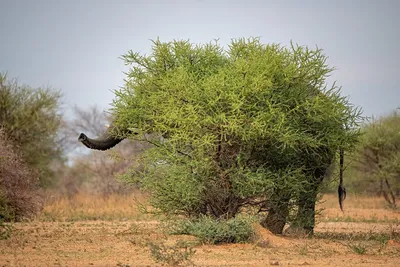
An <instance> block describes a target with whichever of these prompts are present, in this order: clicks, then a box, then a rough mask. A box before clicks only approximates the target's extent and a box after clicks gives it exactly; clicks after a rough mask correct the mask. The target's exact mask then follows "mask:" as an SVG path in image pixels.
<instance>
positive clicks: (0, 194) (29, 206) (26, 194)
mask: <svg viewBox="0 0 400 267" xmlns="http://www.w3.org/2000/svg"><path fill="white" fill-rule="evenodd" d="M42 200H43V197H42V194H41V190H40V187H39V179H38V175H37V173H36V172H34V171H32V170H30V169H29V168H28V167H27V165H26V164H25V162H24V161H23V160H22V159H21V156H20V155H18V154H17V153H16V152H15V150H14V149H13V147H12V145H11V144H10V140H9V139H8V138H7V136H6V134H5V132H4V130H3V129H1V128H0V219H1V220H3V221H15V220H16V221H18V220H21V219H22V218H29V217H32V216H33V215H35V214H36V213H37V212H38V211H39V210H40V209H41V208H42Z"/></svg>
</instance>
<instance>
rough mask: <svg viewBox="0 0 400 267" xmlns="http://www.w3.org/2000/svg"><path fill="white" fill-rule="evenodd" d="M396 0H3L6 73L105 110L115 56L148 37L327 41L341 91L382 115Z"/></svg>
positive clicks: (119, 70)
mask: <svg viewBox="0 0 400 267" xmlns="http://www.w3.org/2000/svg"><path fill="white" fill-rule="evenodd" d="M399 12H400V1H397V0H392V1H389V0H380V1H368V0H365V1H355V0H352V1H351V0H348V1H333V0H330V1H322V0H319V1H305V0H302V1H300V0H298V1H284V0H281V1H278V0H276V1H268V0H264V1H262V0H260V1H257V0H245V1H243V0H237V1H235V0H230V1H225V0H220V1H219V0H210V1H208V0H197V1H195V0H182V1H177V0H164V1H162V0H159V1H155V0H148V1H139V0H124V1H123V0H120V1H118V0H113V1H111V0H109V1H100V0H98V1H95V0H80V1H75V0H68V1H61V0H52V1H50V0H48V1H45V0H0V27H1V37H0V72H8V75H9V77H16V78H18V79H19V82H20V83H25V84H28V85H31V86H34V87H38V86H42V85H45V86H47V85H48V86H51V87H52V88H56V89H60V90H62V92H63V93H64V103H65V112H66V113H67V114H71V107H73V106H74V105H75V104H76V105H78V106H80V107H84V106H88V105H95V104H97V105H98V106H99V107H101V108H102V109H104V110H107V108H109V107H110V103H111V101H112V99H113V97H114V95H113V93H112V91H111V90H112V89H116V88H118V87H119V86H122V85H123V78H124V74H123V71H124V70H126V68H125V66H124V64H123V61H122V60H121V59H119V57H120V56H121V55H122V54H124V53H126V52H127V51H128V50H130V49H132V50H134V51H135V52H141V53H148V52H149V49H150V46H151V42H150V39H156V38H157V37H159V38H160V39H161V41H171V40H173V39H189V40H190V41H191V42H193V43H199V42H200V43H207V42H209V41H212V40H213V39H216V38H219V39H220V43H221V44H227V43H229V42H230V40H231V39H232V38H239V37H261V40H262V41H263V42H264V43H281V44H282V45H288V44H289V43H290V41H291V40H292V41H293V42H295V43H298V44H300V45H307V46H310V47H315V46H316V45H317V46H318V47H320V48H322V49H324V52H325V54H326V55H327V56H328V57H329V61H328V63H329V64H330V65H331V66H335V67H336V68H337V70H336V71H335V72H334V74H333V76H332V80H336V81H337V82H338V84H339V85H341V86H343V94H344V95H346V96H349V97H350V100H351V102H353V103H354V104H356V105H358V106H360V107H362V108H363V110H364V115H368V116H370V115H372V114H374V115H383V114H387V113H388V112H391V111H392V110H394V109H395V108H396V107H398V106H400V100H399V99H400V98H399V92H400V85H399V84H400V78H399V77H400V73H399V71H400V57H399V48H400V45H399V40H400V15H399Z"/></svg>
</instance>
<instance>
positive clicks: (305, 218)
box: [292, 169, 325, 235]
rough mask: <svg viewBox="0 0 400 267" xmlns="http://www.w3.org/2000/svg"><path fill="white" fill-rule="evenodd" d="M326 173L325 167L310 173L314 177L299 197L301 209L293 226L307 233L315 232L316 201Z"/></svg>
mask: <svg viewBox="0 0 400 267" xmlns="http://www.w3.org/2000/svg"><path fill="white" fill-rule="evenodd" d="M324 175H325V169H317V170H316V171H315V172H314V173H313V174H310V176H311V177H312V179H310V181H309V184H308V185H307V186H306V188H305V190H304V193H303V194H302V195H301V196H300V197H299V202H298V205H299V210H298V212H297V216H296V219H295V221H294V222H293V223H292V227H293V228H300V229H302V230H303V231H302V232H303V233H305V234H307V235H313V234H314V227H315V203H316V202H317V196H318V192H319V190H318V189H319V186H320V184H321V182H322V180H323V178H324Z"/></svg>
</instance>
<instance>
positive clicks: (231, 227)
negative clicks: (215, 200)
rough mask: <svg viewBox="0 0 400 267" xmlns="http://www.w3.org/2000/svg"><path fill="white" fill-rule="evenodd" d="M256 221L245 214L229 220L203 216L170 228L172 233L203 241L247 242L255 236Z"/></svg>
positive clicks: (175, 224) (176, 223)
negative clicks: (253, 225) (191, 236)
mask: <svg viewBox="0 0 400 267" xmlns="http://www.w3.org/2000/svg"><path fill="white" fill-rule="evenodd" d="M255 221H256V219H255V218H252V217H248V216H243V215H242V216H240V215H239V216H237V217H234V218H231V219H228V220H223V219H221V220H216V219H215V218H212V217H209V216H201V217H199V218H198V219H192V220H182V221H178V222H175V223H174V224H172V225H171V226H170V230H171V233H172V234H187V235H193V236H195V237H197V238H199V240H200V241H201V242H202V243H208V244H219V243H245V242H249V241H251V239H252V238H253V237H254V234H255V232H254V229H253V227H252V224H253V223H254V222H255Z"/></svg>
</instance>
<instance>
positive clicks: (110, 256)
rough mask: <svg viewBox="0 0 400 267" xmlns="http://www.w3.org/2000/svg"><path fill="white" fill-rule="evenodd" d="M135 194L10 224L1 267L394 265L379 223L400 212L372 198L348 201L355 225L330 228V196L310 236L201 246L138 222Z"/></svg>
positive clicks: (52, 202)
mask: <svg viewBox="0 0 400 267" xmlns="http://www.w3.org/2000/svg"><path fill="white" fill-rule="evenodd" d="M134 196H136V197H137V198H138V199H140V200H141V201H145V200H146V197H145V196H143V195H140V194H137V193H136V194H134V195H130V196H115V195H114V196H110V197H108V198H98V197H96V196H90V195H78V196H77V197H76V198H74V199H71V200H68V199H51V198H50V199H49V200H48V201H47V203H46V206H45V212H44V214H43V215H42V216H40V217H39V218H38V219H39V220H37V221H33V222H26V223H17V224H15V231H14V233H13V235H12V237H11V238H10V239H8V240H3V241H0V263H2V264H4V266H24V265H26V266H49V265H53V266H88V265H91V266H172V265H174V264H177V263H178V262H179V263H180V262H183V263H182V264H181V266H190V265H191V264H192V263H193V265H194V266H269V265H279V266H289V265H290V266H303V265H313V266H342V267H351V266H360V265H362V266H364V267H374V266H389V267H397V266H399V265H398V258H399V257H400V243H399V241H400V236H399V231H400V227H399V225H397V224H394V223H390V222H388V221H385V219H384V216H388V217H389V216H393V218H396V219H398V218H399V214H398V213H395V212H394V211H392V210H390V209H386V208H385V206H384V202H382V201H381V200H380V199H378V198H365V197H353V196H349V197H348V199H347V200H346V211H345V216H348V217H349V218H353V217H352V216H354V215H356V217H354V218H355V219H354V220H358V221H359V222H336V221H335V218H337V216H340V213H341V212H340V209H339V207H338V205H337V199H336V196H325V197H324V200H325V202H323V203H321V204H320V205H319V207H324V208H325V210H324V211H323V214H322V216H325V217H322V218H328V220H330V221H328V222H320V223H319V224H318V225H317V227H316V236H315V237H314V238H304V237H303V238H298V237H297V238H296V237H287V236H274V235H271V234H270V233H269V232H268V231H267V230H266V229H264V228H262V227H260V226H258V227H255V230H256V233H257V238H255V240H254V243H250V244H226V245H218V246H216V245H201V244H200V243H199V242H198V240H196V239H195V238H194V237H190V236H179V235H178V236H175V235H172V236H171V235H167V234H166V233H165V232H164V231H163V230H162V228H160V223H159V222H158V221H154V220H153V221H151V220H143V219H150V218H151V217H146V218H144V217H143V215H142V214H141V213H140V210H139V209H138V207H137V206H136V202H135V200H134ZM379 203H380V204H379ZM382 203H383V204H382ZM379 205H381V206H379ZM371 212H373V213H375V214H376V216H377V220H376V222H375V223H372V222H368V223H365V222H363V221H362V220H367V219H368V218H370V215H369V213H371ZM362 216H366V217H362ZM379 216H381V217H379ZM395 216H397V217H395ZM380 218H383V219H382V220H381V219H380ZM153 219H154V218H153ZM46 220H47V221H46ZM53 221H54V222H53ZM177 244H184V245H185V246H183V247H182V246H181V245H179V246H178V245H177ZM193 251H195V253H194V252H193ZM193 253H194V254H193ZM187 258H188V259H189V261H187V260H186V259H187ZM157 261H159V262H157ZM168 264H169V265H168ZM171 264H172V265H171ZM187 264H189V265H187Z"/></svg>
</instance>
